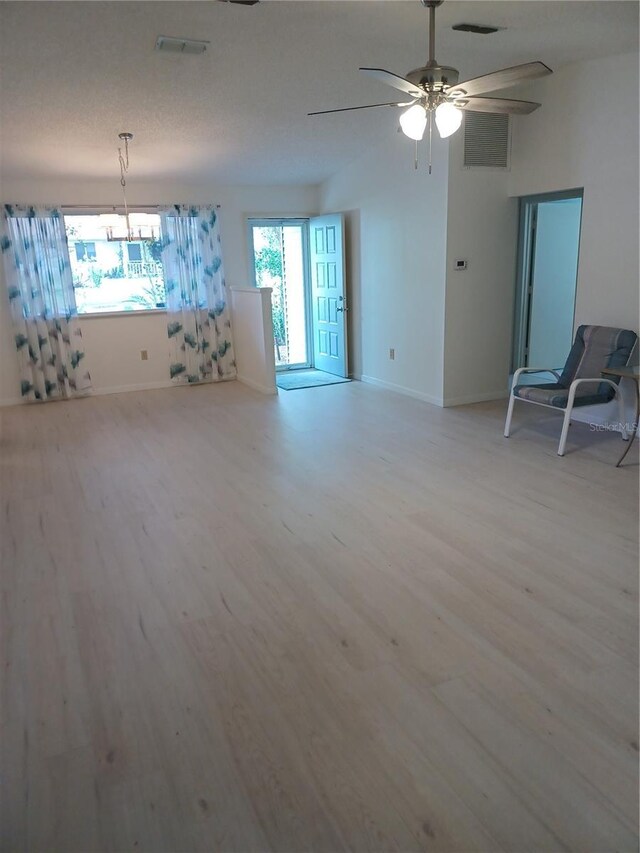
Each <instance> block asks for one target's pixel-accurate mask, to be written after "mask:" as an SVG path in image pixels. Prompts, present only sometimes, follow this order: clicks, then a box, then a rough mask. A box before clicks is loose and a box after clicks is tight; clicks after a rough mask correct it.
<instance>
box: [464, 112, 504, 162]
mask: <svg viewBox="0 0 640 853" xmlns="http://www.w3.org/2000/svg"><path fill="white" fill-rule="evenodd" d="M464 165H465V168H467V169H473V168H476V167H478V166H488V167H490V168H493V169H508V168H509V116H508V115H496V114H495V113H476V112H472V111H471V110H467V111H466V112H465V114H464Z"/></svg>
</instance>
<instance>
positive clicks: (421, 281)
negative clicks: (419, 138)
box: [320, 133, 448, 404]
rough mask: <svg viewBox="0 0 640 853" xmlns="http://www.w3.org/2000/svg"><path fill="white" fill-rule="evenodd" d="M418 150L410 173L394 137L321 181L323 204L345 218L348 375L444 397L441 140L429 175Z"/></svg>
mask: <svg viewBox="0 0 640 853" xmlns="http://www.w3.org/2000/svg"><path fill="white" fill-rule="evenodd" d="M363 144H366V141H363ZM424 151H425V149H424V146H421V157H422V158H423V159H422V163H421V165H420V169H419V171H418V172H416V171H414V169H413V146H412V143H411V142H409V140H407V139H406V138H404V137H400V136H398V135H397V134H395V133H393V134H391V136H390V138H389V139H388V141H385V143H384V144H382V145H380V146H376V147H374V148H371V149H370V150H368V151H366V152H365V153H364V154H363V156H362V157H360V158H359V159H358V160H357V161H355V162H354V163H352V164H351V165H349V166H348V167H346V168H345V169H343V170H341V171H340V172H338V174H336V175H334V176H333V177H332V178H331V179H330V180H329V181H327V182H326V183H325V184H323V185H322V187H321V196H320V206H321V210H322V212H324V213H331V212H336V213H337V212H344V213H345V214H346V217H347V229H346V230H347V238H348V251H347V258H348V268H349V296H350V307H351V316H350V324H351V325H350V334H351V337H352V338H354V340H352V342H351V344H352V346H351V352H350V358H351V364H352V371H353V374H354V375H356V376H362V377H363V378H365V379H367V378H368V379H373V380H375V381H376V382H378V383H380V384H384V385H386V386H389V387H394V388H398V389H404V390H405V391H408V392H409V393H411V394H412V395H414V396H417V397H419V398H421V399H425V400H428V401H429V402H435V403H439V404H441V402H442V365H443V324H444V280H445V251H446V207H447V197H446V188H447V180H448V146H447V145H446V144H444V143H442V142H441V141H440V140H437V141H436V142H435V146H434V152H433V163H434V166H433V174H431V175H429V174H428V173H427V169H426V165H425V162H424ZM390 348H394V349H395V360H394V361H391V360H390V359H389V349H390Z"/></svg>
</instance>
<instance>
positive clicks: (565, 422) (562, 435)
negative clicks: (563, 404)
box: [558, 400, 573, 456]
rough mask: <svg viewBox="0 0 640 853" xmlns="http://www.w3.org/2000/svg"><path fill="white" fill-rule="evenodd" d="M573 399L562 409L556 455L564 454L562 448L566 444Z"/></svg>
mask: <svg viewBox="0 0 640 853" xmlns="http://www.w3.org/2000/svg"><path fill="white" fill-rule="evenodd" d="M572 404H573V400H571V403H570V405H568V406H567V408H566V409H565V410H564V420H563V422H562V432H561V433H560V444H559V445H558V456H564V449H565V447H566V446H567V434H568V432H569V427H570V425H571V409H572V408H573V405H572Z"/></svg>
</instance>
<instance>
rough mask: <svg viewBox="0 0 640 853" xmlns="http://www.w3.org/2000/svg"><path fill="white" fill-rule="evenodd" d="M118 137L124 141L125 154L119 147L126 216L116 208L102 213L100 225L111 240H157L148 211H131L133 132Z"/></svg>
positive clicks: (120, 134) (126, 132) (121, 184)
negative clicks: (129, 180)
mask: <svg viewBox="0 0 640 853" xmlns="http://www.w3.org/2000/svg"><path fill="white" fill-rule="evenodd" d="M118 138H119V139H120V140H121V141H122V142H123V143H124V154H123V153H122V148H118V162H119V164H120V186H121V187H122V200H123V206H124V216H122V215H121V214H119V213H116V212H115V208H114V209H113V213H102V214H101V215H100V227H101V228H104V229H105V231H106V235H107V240H109V241H110V242H122V241H127V242H129V243H131V242H132V241H134V240H136V241H137V240H155V230H154V227H153V219H152V217H150V216H149V214H147V213H138V212H133V213H129V205H128V203H127V174H128V172H129V143H130V142H131V140H132V139H133V133H129V132H128V131H125V132H123V133H119V134H118Z"/></svg>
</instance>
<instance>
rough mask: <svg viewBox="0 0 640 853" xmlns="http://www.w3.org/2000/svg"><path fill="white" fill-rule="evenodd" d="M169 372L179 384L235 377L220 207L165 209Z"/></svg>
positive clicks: (164, 235) (163, 242) (163, 212)
mask: <svg viewBox="0 0 640 853" xmlns="http://www.w3.org/2000/svg"><path fill="white" fill-rule="evenodd" d="M160 218H161V223H162V245H163V247H162V262H163V265H164V271H165V287H166V293H167V334H168V337H169V341H170V346H171V358H170V365H169V374H170V376H171V379H173V381H174V382H177V383H195V382H216V381H219V380H223V379H232V378H234V377H235V375H236V363H235V359H234V355H233V344H232V337H231V320H230V313H229V307H228V302H227V289H226V284H225V279H224V268H223V265H222V251H221V248H220V230H219V224H218V214H217V212H216V209H215V207H212V206H207V207H194V206H185V205H179V204H176V205H173V206H172V207H169V208H165V209H161V210H160Z"/></svg>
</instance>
